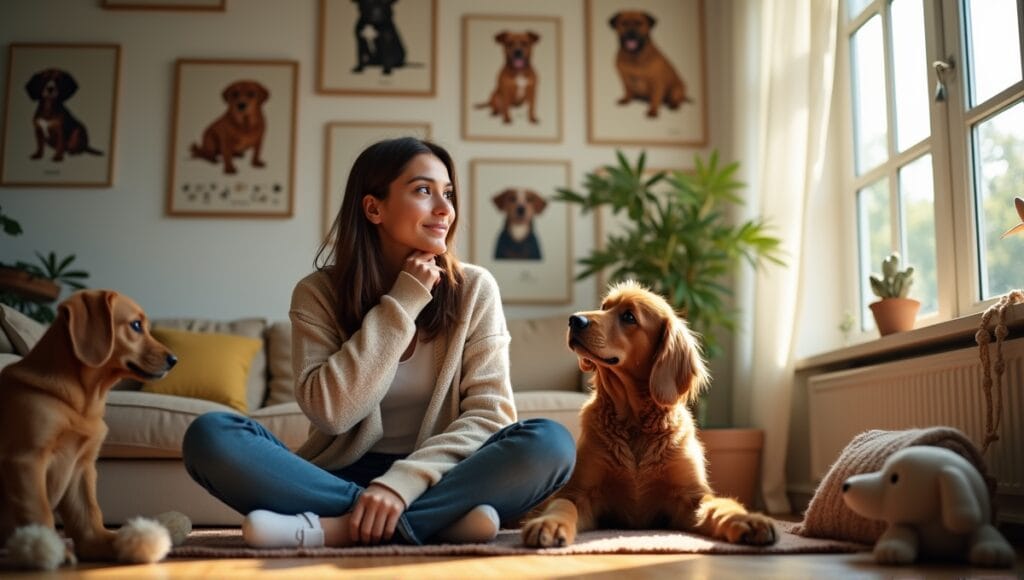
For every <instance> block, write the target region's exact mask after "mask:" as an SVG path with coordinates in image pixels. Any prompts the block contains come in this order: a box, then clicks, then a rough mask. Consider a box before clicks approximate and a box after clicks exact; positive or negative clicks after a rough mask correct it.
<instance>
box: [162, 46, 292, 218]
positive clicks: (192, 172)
mask: <svg viewBox="0 0 1024 580" xmlns="http://www.w3.org/2000/svg"><path fill="white" fill-rule="evenodd" d="M298 75H299V64H298V62H296V61H292V60H278V61H257V60H188V59H182V60H178V62H177V66H176V67H175V80H174V85H175V89H174V90H175V94H174V117H173V121H172V123H171V126H172V131H171V148H170V162H169V164H168V165H169V167H170V179H169V185H168V188H167V213H168V214H169V215H175V216H196V217H202V216H213V217H253V218H256V217H266V218H275V217H290V216H291V215H292V200H293V199H294V197H295V115H296V103H297V98H296V97H297V96H296V90H297V86H298Z"/></svg>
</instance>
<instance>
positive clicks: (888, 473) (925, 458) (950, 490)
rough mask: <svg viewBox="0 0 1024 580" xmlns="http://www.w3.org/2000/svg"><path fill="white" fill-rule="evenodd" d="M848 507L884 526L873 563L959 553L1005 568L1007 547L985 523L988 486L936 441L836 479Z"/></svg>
mask: <svg viewBox="0 0 1024 580" xmlns="http://www.w3.org/2000/svg"><path fill="white" fill-rule="evenodd" d="M843 501H845V502H846V505H847V506H849V507H850V509H852V510H853V511H855V512H857V513H858V514H860V515H862V516H864V517H866V518H868V519H873V520H883V521H885V522H887V523H888V524H889V527H888V528H887V529H886V530H885V533H884V534H882V536H881V537H880V538H878V542H876V543H875V549H874V555H875V561H877V562H879V563H882V564H908V563H911V562H914V561H915V560H917V559H918V557H919V556H920V557H922V558H935V559H949V558H964V557H966V559H967V561H968V562H970V563H971V564H973V565H976V566H1011V565H1012V564H1013V561H1014V552H1013V548H1011V547H1010V544H1009V543H1008V542H1007V541H1006V539H1005V538H1003V536H1002V535H1001V534H1000V533H999V531H998V530H997V529H996V528H995V527H994V526H993V525H992V523H991V521H990V514H991V513H992V512H991V509H990V503H989V497H988V490H987V489H986V487H985V482H984V481H983V480H982V478H981V475H980V474H979V473H978V470H977V469H975V468H974V466H973V465H971V464H970V462H968V461H967V460H966V459H964V458H963V457H961V456H960V455H959V454H957V453H954V452H953V451H950V450H949V449H945V448H943V447H932V446H913V447H907V448H905V449H902V450H900V451H897V452H896V453H893V454H892V455H891V456H890V457H889V458H888V459H887V460H886V462H885V465H883V466H882V470H881V471H878V472H875V473H865V474H862V475H855V476H853V477H851V478H849V479H847V480H846V482H845V483H844V484H843Z"/></svg>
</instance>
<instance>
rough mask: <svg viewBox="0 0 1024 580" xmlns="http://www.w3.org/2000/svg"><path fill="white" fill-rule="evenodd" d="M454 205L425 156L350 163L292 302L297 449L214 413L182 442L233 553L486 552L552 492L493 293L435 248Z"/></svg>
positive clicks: (445, 175)
mask: <svg viewBox="0 0 1024 580" xmlns="http://www.w3.org/2000/svg"><path fill="white" fill-rule="evenodd" d="M458 206H459V196H458V194H457V189H456V187H455V172H454V166H453V163H452V160H451V157H450V156H449V155H448V153H447V151H445V150H444V149H443V148H441V147H440V146H438V145H435V144H433V143H430V142H426V141H420V140H418V139H412V138H404V139H395V140H390V141H382V142H380V143H377V144H375V145H371V146H370V147H369V148H367V149H366V150H365V151H363V152H362V154H360V156H359V158H358V159H356V161H355V164H354V165H353V167H352V170H351V172H350V174H349V178H348V183H347V185H346V188H345V196H344V199H343V201H342V206H341V209H340V211H339V212H338V215H337V217H336V219H335V221H334V225H333V227H332V228H331V233H330V235H329V236H328V238H327V241H325V242H324V245H323V246H321V248H320V251H319V253H318V254H317V259H316V263H317V268H318V269H317V271H316V272H314V273H313V274H311V275H309V276H307V277H306V278H304V279H303V280H301V281H299V283H298V285H296V287H295V290H294V292H293V294H292V303H291V310H290V312H289V316H290V318H291V321H292V341H293V343H292V364H293V367H294V369H295V377H296V384H295V398H296V400H297V401H298V403H299V406H300V407H301V408H302V410H303V412H304V413H305V414H306V416H307V417H308V418H309V420H310V422H311V423H312V428H311V430H310V435H309V438H308V439H307V440H306V442H305V443H304V444H303V445H302V446H301V447H300V448H299V449H298V450H297V451H296V452H294V453H293V452H291V451H289V450H288V449H287V448H286V447H285V445H284V444H283V443H281V442H280V441H279V440H278V439H277V438H275V437H274V436H273V435H272V434H271V433H270V432H269V431H267V430H266V429H265V428H263V427H262V426H261V425H260V424H259V423H257V422H256V421H254V420H252V419H249V418H247V417H243V416H240V415H235V414H230V413H209V414H206V415H203V416H201V417H199V418H198V419H196V420H195V421H194V422H193V423H192V425H191V426H190V427H189V429H188V431H187V432H186V434H185V440H184V443H183V456H184V461H185V466H186V467H187V469H188V471H189V473H190V474H191V476H192V477H193V478H194V479H195V480H196V481H197V482H199V483H200V484H201V485H202V486H203V487H205V488H206V489H207V490H209V492H210V493H212V494H213V495H214V496H216V497H217V498H219V499H221V500H222V501H223V502H224V503H226V504H227V505H229V506H231V507H232V508H233V509H235V510H237V511H239V512H240V513H244V514H248V515H247V516H246V518H245V522H244V523H243V526H242V532H243V536H244V538H245V541H246V542H247V543H248V544H249V545H251V546H254V547H266V548H270V547H293V546H304V547H317V546H348V545H354V544H378V543H384V542H401V543H408V544H423V543H430V542H486V541H489V540H491V539H493V538H494V537H495V535H496V534H497V532H498V528H499V525H500V522H501V521H513V520H516V519H517V518H519V517H520V516H521V515H523V514H525V513H526V512H527V511H528V510H529V509H530V508H532V507H533V506H535V505H536V504H538V503H540V502H541V501H542V500H544V499H545V498H546V497H547V496H548V495H550V494H551V493H553V492H554V491H555V490H557V489H558V488H560V487H561V486H562V485H564V484H565V482H566V481H568V479H569V476H570V474H571V472H572V468H573V464H574V461H575V446H574V445H573V440H572V436H571V435H570V434H569V432H568V431H567V430H566V429H565V428H564V427H562V426H561V425H559V424H558V423H556V422H554V421H550V420H547V419H532V420H526V421H520V422H517V421H516V411H515V406H514V403H513V399H512V389H511V385H510V381H509V369H508V361H509V355H508V345H509V335H508V330H507V328H506V326H505V317H504V314H503V312H502V308H501V299H500V296H499V293H498V287H497V284H496V282H495V280H494V278H493V277H492V276H491V275H490V274H489V273H488V272H487V271H486V270H484V269H482V268H479V267H476V266H472V265H469V264H465V265H464V264H460V262H459V261H458V260H457V259H456V257H455V255H454V254H453V252H452V248H451V247H450V244H451V243H452V242H453V241H454V238H455V229H456V228H455V226H456V224H457V220H456V217H457V213H456V210H457V208H458ZM330 240H333V245H332V242H331V241H330ZM321 258H324V259H322V260H321Z"/></svg>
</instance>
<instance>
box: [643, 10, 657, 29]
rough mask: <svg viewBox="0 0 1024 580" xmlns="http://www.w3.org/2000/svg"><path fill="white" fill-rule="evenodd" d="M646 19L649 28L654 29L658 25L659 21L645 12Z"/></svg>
mask: <svg viewBox="0 0 1024 580" xmlns="http://www.w3.org/2000/svg"><path fill="white" fill-rule="evenodd" d="M644 17H645V18H647V27H648V28H654V25H655V24H657V23H658V20H657V19H656V18H655V17H653V16H651V15H650V13H648V12H644Z"/></svg>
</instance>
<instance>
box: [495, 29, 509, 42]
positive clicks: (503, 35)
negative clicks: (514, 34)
mask: <svg viewBox="0 0 1024 580" xmlns="http://www.w3.org/2000/svg"><path fill="white" fill-rule="evenodd" d="M506 40H508V31H507V30H502V31H501V32H499V33H498V34H495V35H494V42H497V43H498V44H505V41H506Z"/></svg>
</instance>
